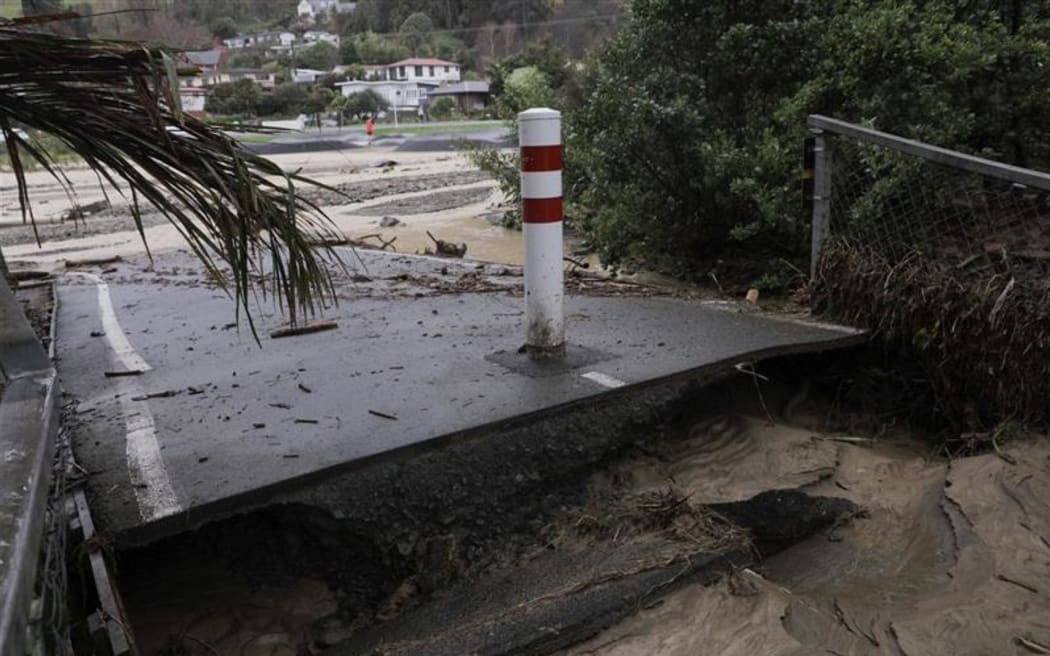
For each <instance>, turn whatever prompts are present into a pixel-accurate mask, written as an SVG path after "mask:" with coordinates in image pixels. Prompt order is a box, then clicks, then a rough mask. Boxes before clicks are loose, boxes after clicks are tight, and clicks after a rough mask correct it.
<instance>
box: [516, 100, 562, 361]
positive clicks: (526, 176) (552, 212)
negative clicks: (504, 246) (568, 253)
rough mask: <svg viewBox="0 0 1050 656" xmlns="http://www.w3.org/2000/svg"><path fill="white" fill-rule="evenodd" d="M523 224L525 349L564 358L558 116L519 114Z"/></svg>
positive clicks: (533, 111)
mask: <svg viewBox="0 0 1050 656" xmlns="http://www.w3.org/2000/svg"><path fill="white" fill-rule="evenodd" d="M518 143H519V145H520V146H521V222H522V232H523V241H524V244H525V322H526V339H525V350H526V351H527V352H528V354H529V356H530V357H533V358H543V357H558V356H562V355H564V354H565V320H564V316H563V315H564V310H563V307H562V304H563V297H564V290H563V287H562V188H561V113H560V112H557V111H555V110H553V109H545V108H541V109H529V110H526V111H524V112H521V113H520V114H518Z"/></svg>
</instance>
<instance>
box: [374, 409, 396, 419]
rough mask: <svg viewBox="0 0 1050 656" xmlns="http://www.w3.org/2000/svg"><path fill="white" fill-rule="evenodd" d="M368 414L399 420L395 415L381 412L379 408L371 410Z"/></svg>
mask: <svg viewBox="0 0 1050 656" xmlns="http://www.w3.org/2000/svg"><path fill="white" fill-rule="evenodd" d="M368 414H370V415H375V416H376V417H381V418H383V419H390V420H391V421H397V417H395V416H394V415H388V414H386V413H385V412H379V411H378V410H369V411H368Z"/></svg>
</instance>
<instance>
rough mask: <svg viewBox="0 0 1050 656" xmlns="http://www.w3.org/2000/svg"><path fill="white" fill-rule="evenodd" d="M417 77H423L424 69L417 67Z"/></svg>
mask: <svg viewBox="0 0 1050 656" xmlns="http://www.w3.org/2000/svg"><path fill="white" fill-rule="evenodd" d="M416 77H423V67H422V66H416Z"/></svg>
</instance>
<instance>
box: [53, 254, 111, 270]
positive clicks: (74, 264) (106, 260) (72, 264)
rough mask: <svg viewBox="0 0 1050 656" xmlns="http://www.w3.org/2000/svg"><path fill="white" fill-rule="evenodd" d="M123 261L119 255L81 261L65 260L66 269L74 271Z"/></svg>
mask: <svg viewBox="0 0 1050 656" xmlns="http://www.w3.org/2000/svg"><path fill="white" fill-rule="evenodd" d="M123 261H124V258H122V257H121V256H119V255H113V256H111V257H86V258H84V259H81V260H66V268H67V269H76V268H79V267H89V266H100V265H103V264H113V263H114V262H123Z"/></svg>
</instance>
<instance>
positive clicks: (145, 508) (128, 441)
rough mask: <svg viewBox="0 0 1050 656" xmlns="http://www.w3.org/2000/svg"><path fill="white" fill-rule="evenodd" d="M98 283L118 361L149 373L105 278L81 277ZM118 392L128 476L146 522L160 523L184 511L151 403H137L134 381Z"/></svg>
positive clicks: (127, 381)
mask: <svg viewBox="0 0 1050 656" xmlns="http://www.w3.org/2000/svg"><path fill="white" fill-rule="evenodd" d="M75 275H79V276H82V277H84V278H87V279H89V280H92V281H94V283H95V284H96V285H97V286H98V310H99V317H100V318H101V320H102V328H103V330H104V331H105V334H106V340H107V341H108V342H109V346H110V348H111V349H112V350H113V354H114V355H115V356H116V359H117V360H118V361H119V362H120V364H122V365H123V366H124V367H125V368H126V369H128V370H129V371H134V370H138V371H149V370H150V369H151V367H150V366H149V364H147V363H146V361H145V360H143V359H142V356H140V355H139V354H138V353H137V352H136V351H135V349H134V347H132V346H131V342H129V341H128V337H127V335H126V334H124V330H123V329H122V328H121V327H120V322H119V321H117V314H116V312H114V310H113V302H112V300H111V299H110V296H109V286H108V285H107V284H106V283H105V282H103V280H102V278H99V277H98V276H96V275H93V274H90V273H78V274H75ZM117 392H118V398H119V400H120V408H121V412H122V413H123V414H124V426H125V430H126V432H127V435H126V436H125V448H124V452H125V456H126V458H127V461H128V476H129V477H130V479H131V487H132V489H133V490H134V491H135V499H136V500H137V501H138V504H139V513H140V514H141V515H142V518H143V519H144V520H146V521H152V520H155V519H160V518H161V517H167V516H168V515H174V514H176V513H179V512H181V511H182V506H180V505H179V501H178V498H177V497H176V496H175V490H174V488H172V486H171V478H170V477H169V476H168V470H167V469H165V468H164V458H163V457H162V456H161V454H160V443H159V442H158V441H157V429H156V425H155V424H154V421H153V413H152V412H150V409H149V403H147V402H146V401H144V400H141V401H134V400H133V399H135V398H141V397H143V396H145V394H144V393H143V391H142V388H141V387H140V386H139V384H138V383H137V382H135V381H134V380H133V379H131V378H120V379H118V381H117Z"/></svg>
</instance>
